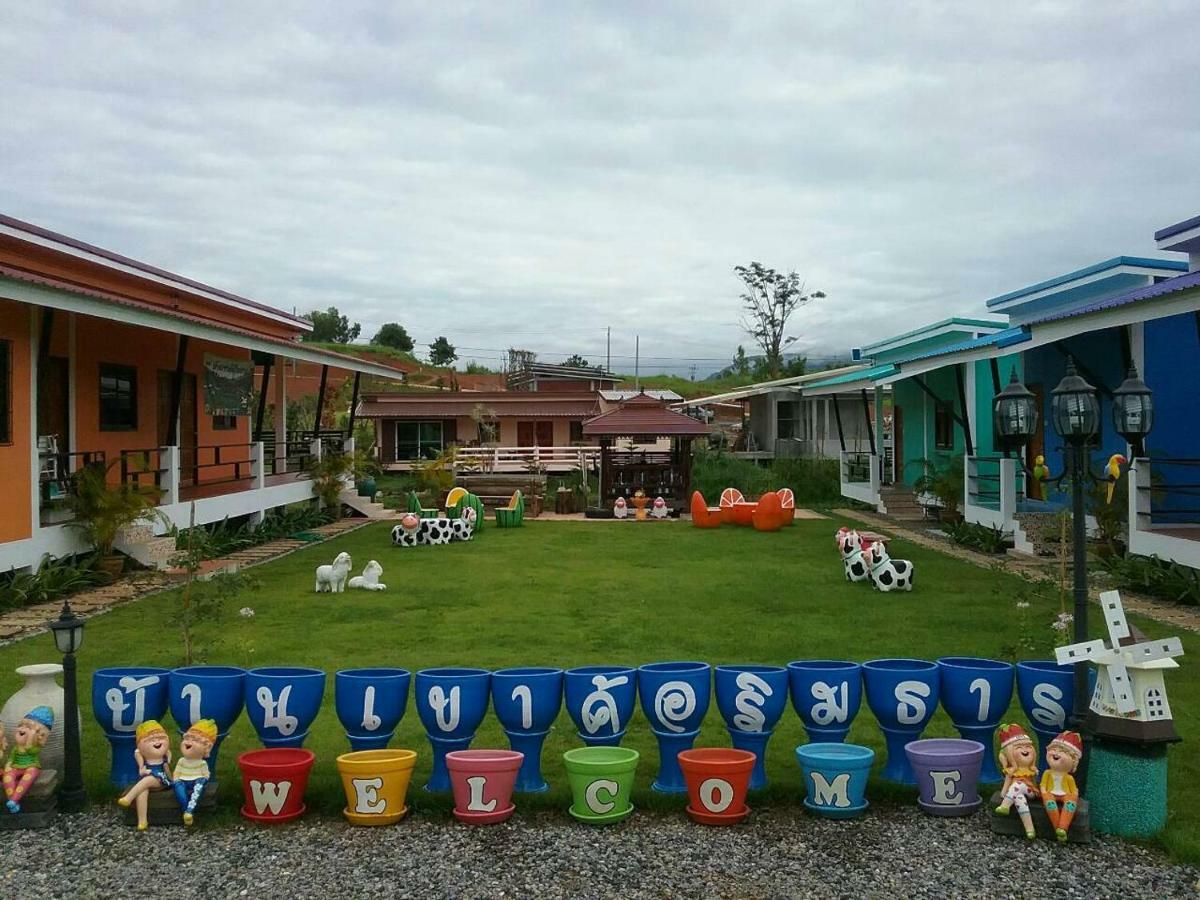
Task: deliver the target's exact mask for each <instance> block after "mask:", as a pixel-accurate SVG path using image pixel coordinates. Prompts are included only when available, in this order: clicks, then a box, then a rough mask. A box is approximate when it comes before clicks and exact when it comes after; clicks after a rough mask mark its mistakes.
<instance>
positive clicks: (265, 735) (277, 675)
mask: <svg viewBox="0 0 1200 900" xmlns="http://www.w3.org/2000/svg"><path fill="white" fill-rule="evenodd" d="M245 696H246V715H247V716H248V717H249V719H250V724H251V725H253V726H254V730H255V731H256V732H258V739H259V740H260V741H262V745H263V746H264V747H267V748H273V747H303V746H304V739H305V738H307V737H308V729H309V728H310V727H311V726H312V723H313V720H314V719H316V717H317V713H318V712H319V711H320V709H321V700H322V698H323V697H324V696H325V673H324V672H322V671H321V670H320V669H307V668H304V667H301V666H266V667H264V668H261V669H251V670H250V671H249V672H247V673H246V693H245Z"/></svg>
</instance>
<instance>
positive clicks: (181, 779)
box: [173, 719, 217, 825]
mask: <svg viewBox="0 0 1200 900" xmlns="http://www.w3.org/2000/svg"><path fill="white" fill-rule="evenodd" d="M216 741H217V723H216V722H214V721H213V720H212V719H201V720H200V721H198V722H196V723H195V724H194V725H192V727H191V728H189V729H188V730H187V731H185V732H184V733H183V740H181V741H180V742H179V761H178V762H176V763H175V784H174V785H173V787H174V788H175V798H176V799H177V800H178V801H179V806H180V808H181V809H182V810H183V824H184V825H191V824H192V822H194V821H195V815H196V807H197V806H199V805H200V798H201V797H203V796H204V786H205V785H206V784H208V780H209V778H210V777H211V775H210V773H209V770H208V755H209V754H210V753H212V748H213V744H215V743H216Z"/></svg>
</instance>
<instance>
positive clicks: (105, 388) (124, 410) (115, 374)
mask: <svg viewBox="0 0 1200 900" xmlns="http://www.w3.org/2000/svg"><path fill="white" fill-rule="evenodd" d="M137 427H138V415H137V369H136V368H134V367H133V366H119V365H115V364H113V363H101V364H100V430H101V431H136V430H137Z"/></svg>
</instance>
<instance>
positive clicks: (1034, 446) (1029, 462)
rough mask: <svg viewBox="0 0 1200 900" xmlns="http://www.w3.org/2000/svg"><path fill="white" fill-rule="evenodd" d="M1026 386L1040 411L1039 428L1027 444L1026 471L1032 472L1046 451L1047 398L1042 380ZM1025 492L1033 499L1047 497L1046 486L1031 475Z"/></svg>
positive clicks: (1026, 479) (1026, 483)
mask: <svg viewBox="0 0 1200 900" xmlns="http://www.w3.org/2000/svg"><path fill="white" fill-rule="evenodd" d="M1026 387H1028V388H1029V392H1030V393H1031V394H1033V396H1034V397H1035V398H1036V402H1037V411H1038V425H1037V428H1036V429H1034V432H1033V435H1032V436H1031V437H1030V438H1029V443H1028V444H1026V445H1025V471H1026V472H1032V471H1033V467H1034V464H1035V463H1036V462H1037V458H1038V457H1039V456H1042V455H1043V454H1045V452H1046V439H1045V434H1046V431H1045V428H1044V427H1043V426H1044V425H1045V422H1044V421H1043V419H1042V417H1043V415H1044V414H1045V412H1046V406H1045V404H1044V402H1043V400H1044V399H1045V398H1044V392H1043V389H1042V385H1041V383H1040V382H1039V383H1035V384H1029V385H1026ZM1025 492H1026V494H1028V495H1029V497H1030V498H1031V499H1033V500H1045V499H1046V497H1045V491H1044V486H1043V485H1042V484H1041V483H1040V482H1038V481H1035V480H1034V479H1033V478H1031V477H1029V475H1026V476H1025Z"/></svg>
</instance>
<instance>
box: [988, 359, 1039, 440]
mask: <svg viewBox="0 0 1200 900" xmlns="http://www.w3.org/2000/svg"><path fill="white" fill-rule="evenodd" d="M1037 426H1038V405H1037V397H1035V396H1034V395H1033V392H1032V391H1030V390H1029V388H1027V387H1025V385H1023V384H1021V382H1020V380H1018V378H1017V370H1016V369H1015V368H1014V369H1013V370H1012V375H1011V377H1010V378H1009V381H1008V385H1007V386H1005V388H1004V390H1002V391H1001V392H1000V393H999V394H997V395H996V399H995V400H993V401H992V430H993V431H994V432H995V434H996V437H997V439H998V441H999V444H1000V447H1001V449H1003V450H1004V451H1005V452H1008V451H1010V450H1019V449H1020V448H1021V447H1023V446H1025V444H1027V443H1029V439H1030V438H1031V437H1033V434H1034V432H1036V431H1037Z"/></svg>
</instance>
